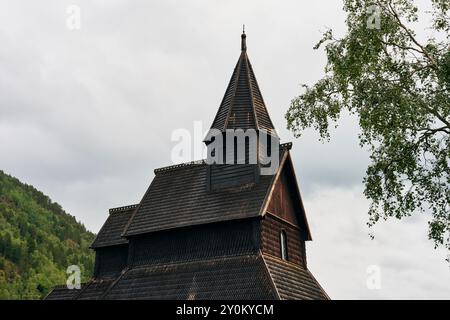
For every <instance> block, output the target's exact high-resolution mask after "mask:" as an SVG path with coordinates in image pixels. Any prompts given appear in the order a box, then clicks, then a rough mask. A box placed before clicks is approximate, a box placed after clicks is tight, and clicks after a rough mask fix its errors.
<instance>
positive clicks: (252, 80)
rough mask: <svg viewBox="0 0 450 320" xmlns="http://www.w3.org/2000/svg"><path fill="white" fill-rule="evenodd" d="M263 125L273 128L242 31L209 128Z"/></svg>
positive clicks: (263, 127) (258, 127) (241, 127)
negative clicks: (236, 55) (238, 49)
mask: <svg viewBox="0 0 450 320" xmlns="http://www.w3.org/2000/svg"><path fill="white" fill-rule="evenodd" d="M213 128H214V129H218V130H221V131H224V130H226V129H244V130H246V129H255V130H260V129H265V130H267V131H268V132H272V133H273V134H274V135H276V133H275V131H274V126H273V124H272V120H270V116H269V113H268V112H267V108H266V105H265V103H264V99H263V97H262V94H261V91H260V90H259V86H258V82H257V81H256V77H255V74H254V72H253V68H252V65H251V63H250V60H249V58H248V56H247V45H246V35H245V33H243V34H242V52H241V55H240V56H239V60H238V62H237V64H236V67H235V68H234V71H233V75H232V76H231V79H230V83H229V84H228V87H227V90H226V91H225V95H224V97H223V100H222V103H221V104H220V107H219V110H218V111H217V114H216V117H215V118H214V121H213V124H212V126H211V129H213Z"/></svg>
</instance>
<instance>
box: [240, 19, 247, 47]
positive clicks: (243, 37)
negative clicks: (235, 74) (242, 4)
mask: <svg viewBox="0 0 450 320" xmlns="http://www.w3.org/2000/svg"><path fill="white" fill-rule="evenodd" d="M246 38H247V36H246V34H245V24H243V25H242V35H241V50H242V51H247V43H246V40H245V39H246Z"/></svg>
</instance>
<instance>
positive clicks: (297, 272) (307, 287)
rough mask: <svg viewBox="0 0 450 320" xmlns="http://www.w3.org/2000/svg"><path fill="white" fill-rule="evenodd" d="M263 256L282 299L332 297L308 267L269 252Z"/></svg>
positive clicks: (325, 298) (327, 298) (324, 298)
mask: <svg viewBox="0 0 450 320" xmlns="http://www.w3.org/2000/svg"><path fill="white" fill-rule="evenodd" d="M263 258H264V261H265V263H266V265H267V268H268V270H269V273H270V276H271V277H272V280H273V282H274V284H275V287H276V289H277V292H278V294H279V295H280V298H281V299H283V300H329V299H330V297H328V295H327V294H326V292H325V290H323V288H322V287H321V286H320V284H319V283H318V282H317V280H316V279H315V278H314V276H313V275H312V274H311V272H309V270H308V269H305V268H302V267H301V266H299V265H296V264H294V263H292V262H289V261H285V260H281V259H280V258H279V257H273V256H270V255H267V254H264V255H263Z"/></svg>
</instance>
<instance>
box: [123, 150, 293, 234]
mask: <svg viewBox="0 0 450 320" xmlns="http://www.w3.org/2000/svg"><path fill="white" fill-rule="evenodd" d="M290 147H291V144H284V145H281V147H280V157H281V158H283V155H284V154H285V153H287V152H288V149H289V148H290ZM207 166H208V165H207V164H206V163H205V162H203V161H200V162H192V163H188V164H183V165H176V166H172V167H166V168H161V169H157V170H155V178H154V179H153V181H152V183H151V184H150V187H149V188H148V190H147V192H146V193H145V195H144V197H143V198H142V200H141V203H140V204H139V206H138V208H137V209H136V211H135V212H134V213H133V215H132V217H131V218H130V221H129V223H128V226H127V227H126V228H125V232H124V233H123V236H125V237H127V236H133V235H138V234H144V233H149V232H155V231H161V230H168V229H173V228H179V227H186V226H193V225H200V224H205V223H211V222H220V221H229V220H234V219H245V218H251V217H257V216H259V215H263V214H264V212H263V207H264V203H265V200H266V198H267V196H268V194H269V192H270V191H271V186H272V184H273V181H274V176H269V175H262V176H260V178H259V181H258V182H257V183H252V184H246V185H242V186H239V187H233V188H229V189H221V190H219V191H208V190H207V188H206V178H207V174H206V172H207ZM233 167H236V170H239V165H234V166H233ZM280 167H281V164H280Z"/></svg>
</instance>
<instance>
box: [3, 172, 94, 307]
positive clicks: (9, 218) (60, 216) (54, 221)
mask: <svg viewBox="0 0 450 320" xmlns="http://www.w3.org/2000/svg"><path fill="white" fill-rule="evenodd" d="M93 239H94V234H93V233H91V232H89V231H87V230H86V228H85V227H84V226H83V225H82V224H80V223H79V222H77V221H76V219H75V218H74V217H73V216H71V215H69V214H67V213H66V212H65V211H64V210H63V209H62V208H61V206H60V205H59V204H57V203H55V202H52V201H51V200H50V198H48V197H47V196H46V195H44V194H43V193H42V192H40V191H38V190H36V189H35V188H34V187H32V186H29V185H26V184H23V183H21V182H20V181H19V180H17V179H16V178H13V177H11V176H9V175H7V174H5V173H4V172H3V171H1V170H0V299H40V298H41V297H42V296H44V295H45V294H46V293H47V292H48V291H49V290H50V289H51V287H52V286H54V285H56V284H63V283H66V279H67V276H68V275H67V274H66V270H67V267H68V266H70V265H78V266H79V267H80V268H81V271H82V280H83V281H85V280H86V279H88V278H89V277H90V276H91V274H92V270H93V266H94V254H93V252H91V250H90V249H89V245H90V244H91V242H92V240H93Z"/></svg>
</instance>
